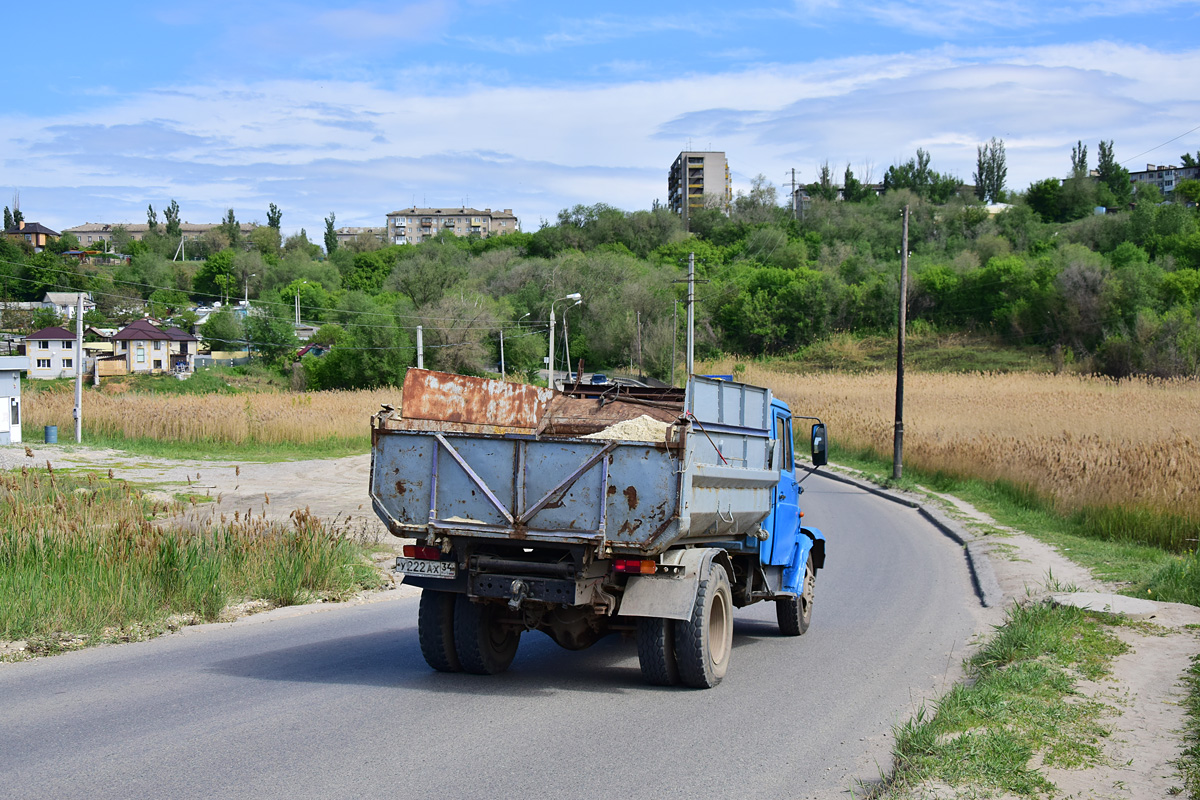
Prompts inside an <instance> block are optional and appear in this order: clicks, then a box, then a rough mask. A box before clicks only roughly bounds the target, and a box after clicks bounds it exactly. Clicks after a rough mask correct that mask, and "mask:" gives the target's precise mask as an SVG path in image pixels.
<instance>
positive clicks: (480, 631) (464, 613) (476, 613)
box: [454, 594, 521, 675]
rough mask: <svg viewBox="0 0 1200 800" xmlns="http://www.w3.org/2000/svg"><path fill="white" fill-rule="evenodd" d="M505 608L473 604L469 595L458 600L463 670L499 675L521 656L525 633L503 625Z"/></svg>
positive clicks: (457, 623) (458, 642)
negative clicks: (501, 617)
mask: <svg viewBox="0 0 1200 800" xmlns="http://www.w3.org/2000/svg"><path fill="white" fill-rule="evenodd" d="M501 613H502V607H501V606H500V605H497V604H495V603H472V602H471V598H469V597H467V596H466V595H465V594H460V595H457V597H456V599H455V601H454V644H455V648H456V649H457V651H458V659H459V661H460V662H461V663H462V668H463V669H465V670H466V671H467V672H470V673H473V674H475V675H496V674H498V673H501V672H504V671H505V670H506V669H508V666H509V664H511V663H512V660H513V658H514V657H515V656H516V655H517V645H518V644H520V643H521V632H520V631H519V630H516V629H515V628H511V627H508V626H506V625H503V624H502V623H501V621H500V615H501Z"/></svg>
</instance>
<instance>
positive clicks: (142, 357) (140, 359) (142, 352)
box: [137, 345, 146, 364]
mask: <svg viewBox="0 0 1200 800" xmlns="http://www.w3.org/2000/svg"><path fill="white" fill-rule="evenodd" d="M137 363H139V364H145V363H146V348H144V347H142V346H141V345H138V349H137Z"/></svg>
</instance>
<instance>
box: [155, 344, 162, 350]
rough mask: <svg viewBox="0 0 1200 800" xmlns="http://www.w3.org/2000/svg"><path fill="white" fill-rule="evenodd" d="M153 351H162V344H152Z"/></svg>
mask: <svg viewBox="0 0 1200 800" xmlns="http://www.w3.org/2000/svg"><path fill="white" fill-rule="evenodd" d="M154 349H155V350H162V342H155V343H154Z"/></svg>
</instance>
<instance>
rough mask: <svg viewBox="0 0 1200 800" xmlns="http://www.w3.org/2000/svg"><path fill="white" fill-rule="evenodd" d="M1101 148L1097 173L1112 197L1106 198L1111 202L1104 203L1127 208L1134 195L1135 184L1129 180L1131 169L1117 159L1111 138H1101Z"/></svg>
mask: <svg viewBox="0 0 1200 800" xmlns="http://www.w3.org/2000/svg"><path fill="white" fill-rule="evenodd" d="M1099 150H1100V157H1099V161H1098V163H1097V164H1096V174H1097V176H1098V177H1099V179H1100V182H1101V183H1102V184H1104V186H1105V187H1106V188H1107V189H1108V191H1109V193H1110V194H1111V197H1107V198H1105V199H1107V200H1109V201H1110V202H1107V203H1105V204H1104V205H1106V206H1114V207H1118V208H1127V207H1128V206H1129V201H1130V200H1131V199H1132V196H1133V185H1132V184H1131V183H1130V182H1129V170H1127V169H1125V168H1124V167H1122V166H1121V165H1120V164H1118V163H1117V159H1116V157H1115V156H1114V155H1113V143H1112V140H1111V139H1110V140H1109V141H1107V142H1106V141H1104V140H1103V139H1101V140H1100V147H1099Z"/></svg>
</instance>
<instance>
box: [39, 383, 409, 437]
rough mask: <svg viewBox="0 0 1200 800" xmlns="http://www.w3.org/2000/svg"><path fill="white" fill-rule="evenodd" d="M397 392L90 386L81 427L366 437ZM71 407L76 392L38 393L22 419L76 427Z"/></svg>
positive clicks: (109, 433)
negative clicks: (167, 391)
mask: <svg viewBox="0 0 1200 800" xmlns="http://www.w3.org/2000/svg"><path fill="white" fill-rule="evenodd" d="M399 396H400V390H399V389H378V390H370V391H365V390H364V391H328V392H309V393H305V394H295V393H285V392H247V393H243V394H209V395H161V394H136V393H133V392H128V393H124V394H117V395H109V394H105V393H103V392H94V391H89V392H87V393H86V394H85V395H84V398H83V430H84V433H85V434H93V435H98V436H105V437H123V438H126V439H155V440H160V441H175V442H195V443H204V442H220V443H230V444H247V443H252V442H257V443H262V444H281V443H297V444H307V443H312V442H320V441H324V440H327V439H361V440H363V441H366V440H367V439H368V438H369V437H370V424H369V420H370V416H371V415H372V414H374V413H375V412H376V411H378V410H379V406H380V404H381V403H398V402H399ZM74 406H75V396H74V394H73V392H67V391H63V392H45V391H43V392H38V393H37V394H34V395H30V396H29V398H28V400H27V401H26V403H25V420H24V422H25V424H26V425H27V426H30V427H31V428H33V429H36V428H38V427H41V426H44V425H58V426H59V427H60V428H61V429H63V430H72V429H74V426H75V421H74V417H73V416H72V410H73V408H74Z"/></svg>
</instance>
